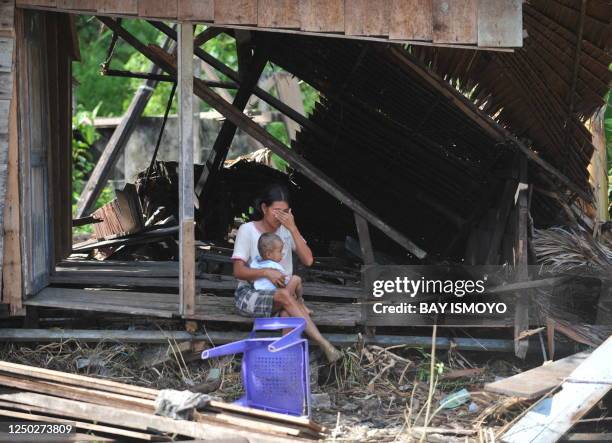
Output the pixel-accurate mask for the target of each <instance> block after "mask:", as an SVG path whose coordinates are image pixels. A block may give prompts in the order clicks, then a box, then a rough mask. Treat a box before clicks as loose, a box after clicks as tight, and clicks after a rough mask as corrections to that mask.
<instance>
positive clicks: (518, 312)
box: [514, 157, 531, 358]
mask: <svg viewBox="0 0 612 443" xmlns="http://www.w3.org/2000/svg"><path fill="white" fill-rule="evenodd" d="M526 184H527V159H526V158H525V157H521V163H520V166H519V188H518V190H517V191H518V199H517V202H516V207H515V210H516V217H517V225H518V229H517V232H516V243H515V247H514V257H515V260H516V261H515V264H514V266H515V269H516V281H517V282H520V281H525V280H527V279H528V278H529V269H528V266H529V263H528V252H527V249H528V247H527V242H528V241H529V239H528V233H527V224H528V218H529V203H528V200H529V192H528V188H527V187H524V186H521V185H526ZM530 293H531V291H530V290H527V294H530ZM530 301H531V300H530V297H519V298H517V300H516V307H515V311H514V353H515V354H516V356H517V357H519V358H525V356H526V355H527V348H528V347H529V340H527V339H522V340H519V337H520V336H521V334H522V333H523V331H527V330H528V329H529V303H530Z"/></svg>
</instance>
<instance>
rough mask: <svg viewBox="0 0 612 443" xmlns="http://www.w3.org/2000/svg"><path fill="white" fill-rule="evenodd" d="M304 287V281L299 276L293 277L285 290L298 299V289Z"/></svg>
mask: <svg viewBox="0 0 612 443" xmlns="http://www.w3.org/2000/svg"><path fill="white" fill-rule="evenodd" d="M301 287H302V279H301V278H300V277H299V276H298V275H292V276H291V278H289V281H288V282H287V285H286V286H285V289H286V290H287V291H289V294H291V295H293V296H295V298H297V289H298V288H301Z"/></svg>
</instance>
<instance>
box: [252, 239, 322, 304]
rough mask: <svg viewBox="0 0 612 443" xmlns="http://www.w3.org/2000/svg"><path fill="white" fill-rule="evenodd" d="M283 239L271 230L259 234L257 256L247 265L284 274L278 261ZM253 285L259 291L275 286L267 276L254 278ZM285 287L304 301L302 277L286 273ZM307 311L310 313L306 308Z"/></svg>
mask: <svg viewBox="0 0 612 443" xmlns="http://www.w3.org/2000/svg"><path fill="white" fill-rule="evenodd" d="M284 246H285V245H284V243H283V240H282V239H281V238H280V237H279V236H278V235H276V234H274V233H273V232H266V233H264V234H261V237H259V241H258V242H257V250H258V251H259V257H256V258H255V260H253V261H252V262H251V263H250V265H249V267H250V268H252V269H276V270H277V271H280V272H282V273H283V274H285V270H284V269H283V267H282V266H281V264H280V263H279V262H280V261H281V259H282V258H283V247H284ZM253 286H254V287H255V289H256V290H259V291H269V290H271V291H274V290H276V286H274V283H272V282H271V281H270V280H269V279H267V278H259V279H257V280H255V282H254V283H253ZM285 288H286V289H287V290H288V291H289V293H290V294H294V296H295V298H296V299H297V300H298V301H301V302H302V303H303V302H304V299H303V297H302V295H303V289H302V279H301V278H300V277H299V276H297V275H291V276H289V275H286V276H285ZM308 312H309V313H312V312H311V311H310V310H309V309H308Z"/></svg>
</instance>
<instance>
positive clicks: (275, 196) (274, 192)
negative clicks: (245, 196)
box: [251, 184, 289, 221]
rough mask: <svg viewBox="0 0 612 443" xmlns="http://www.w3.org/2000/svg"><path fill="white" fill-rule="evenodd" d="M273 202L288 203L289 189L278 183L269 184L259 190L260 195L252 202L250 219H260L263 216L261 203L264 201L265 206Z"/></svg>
mask: <svg viewBox="0 0 612 443" xmlns="http://www.w3.org/2000/svg"><path fill="white" fill-rule="evenodd" d="M274 202H286V203H287V204H289V190H288V189H287V187H286V186H284V185H280V184H273V185H269V186H267V187H266V188H264V190H263V191H262V192H261V194H260V196H259V197H258V198H256V199H255V202H254V203H253V208H254V211H253V214H252V215H251V219H252V220H255V221H257V220H261V219H262V218H263V212H261V204H262V203H265V204H266V206H270V205H271V204H272V203H274Z"/></svg>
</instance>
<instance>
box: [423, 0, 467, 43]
mask: <svg viewBox="0 0 612 443" xmlns="http://www.w3.org/2000/svg"><path fill="white" fill-rule="evenodd" d="M477 5H478V0H433V10H432V11H433V41H434V43H463V44H472V43H477V42H478V32H477V29H476V25H477V17H478V15H477Z"/></svg>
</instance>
